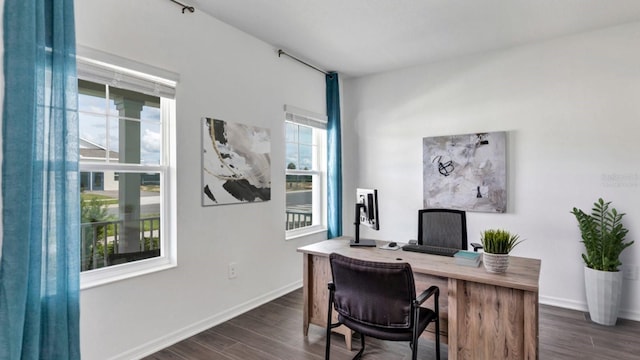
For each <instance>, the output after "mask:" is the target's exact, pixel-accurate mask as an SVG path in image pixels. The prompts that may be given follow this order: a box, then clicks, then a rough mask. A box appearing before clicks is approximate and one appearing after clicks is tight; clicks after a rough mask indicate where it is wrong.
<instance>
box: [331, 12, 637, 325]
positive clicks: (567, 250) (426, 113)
mask: <svg viewBox="0 0 640 360" xmlns="http://www.w3.org/2000/svg"><path fill="white" fill-rule="evenodd" d="M639 43H640V23H635V24H629V25H626V26H621V27H616V28H610V29H606V30H602V31H597V32H593V33H588V34H581V35H576V36H572V37H567V38H561V39H556V40H553V41H548V42H545V43H540V44H532V45H527V46H522V47H518V48H513V49H510V50H505V51H499V52H492V53H485V54H480V55H476V56H469V57H466V58H462V59H456V60H451V61H446V62H442V63H437V64H431V65H423V66H418V67H413V68H409V69H405V70H402V71H395V72H390V73H384V74H378V75H373V76H368V77H364V78H359V79H353V80H348V81H345V90H344V92H345V109H344V111H345V115H344V120H343V126H345V127H346V129H345V135H346V134H349V135H347V136H348V138H350V139H351V140H352V141H351V142H349V143H347V144H346V146H345V151H346V152H347V154H348V155H347V156H348V158H347V159H345V167H346V168H352V169H357V170H356V173H355V174H352V175H351V177H350V178H348V179H346V180H345V187H346V189H345V191H347V192H350V193H349V194H346V195H345V198H346V199H347V200H348V201H350V202H351V204H353V200H352V199H353V198H354V197H355V195H354V194H353V191H354V190H353V188H354V187H355V186H365V187H375V188H377V189H378V190H379V201H380V206H381V209H380V218H381V229H380V231H379V232H377V233H376V232H372V231H368V230H364V231H363V235H364V236H368V237H373V238H380V239H393V240H397V241H402V242H404V241H407V240H409V239H414V238H416V236H417V234H416V233H417V210H418V209H420V208H421V207H422V138H423V137H430V136H440V135H450V134H465V133H474V132H486V131H508V144H507V147H508V149H507V152H508V156H507V157H508V164H507V165H508V175H507V176H508V212H507V213H506V214H491V213H468V215H467V216H468V219H467V221H468V234H469V239H470V241H475V240H478V239H479V234H480V231H481V230H483V229H485V228H490V227H504V228H507V229H509V230H512V231H515V232H517V233H519V234H520V235H521V236H522V237H524V238H525V239H526V241H525V242H524V243H523V244H522V245H520V246H519V247H517V248H516V249H515V251H514V255H520V256H527V257H533V258H539V259H541V260H542V272H541V280H540V295H541V302H543V303H550V304H556V305H560V306H565V307H570V308H576V309H586V300H585V297H584V286H583V274H582V271H583V264H582V261H581V258H580V253H581V251H582V244H581V243H580V242H579V241H580V235H579V232H578V229H577V224H576V221H575V219H574V218H573V215H571V214H570V213H569V211H570V210H571V209H572V207H573V206H577V207H580V208H582V209H585V210H587V211H589V210H590V209H591V205H592V203H593V202H594V201H595V200H596V199H598V197H604V199H605V200H610V201H613V205H614V206H615V207H616V208H617V209H618V210H619V211H621V212H625V213H627V216H626V217H625V220H626V221H625V224H626V225H627V227H628V228H629V229H630V232H629V239H636V240H640V239H638V235H639V234H640V188H639V184H640V175H639V174H640V170H639V169H638V165H639V164H640V140H639V139H638V135H639V134H640V66H639V64H640V48H639V47H638V44H639ZM347 136H345V137H347ZM346 147H349V149H346ZM609 175H613V176H614V177H615V176H617V177H618V178H626V179H627V180H624V181H608V180H604V177H605V176H609ZM347 176H349V175H347ZM351 207H352V205H349V206H348V207H347V208H346V209H349V208H351ZM351 217H352V215H351V214H350V212H349V211H346V212H345V223H347V221H349V219H351ZM350 221H352V219H351V220H350ZM345 230H347V231H346V232H347V233H349V232H350V233H351V234H352V233H353V230H352V229H351V228H349V227H347V228H345ZM637 242H638V243H637V244H635V245H633V246H632V247H631V248H628V249H627V250H625V252H624V253H623V256H622V260H623V262H624V263H627V264H628V263H631V264H635V265H638V264H640V241H637ZM624 285H625V289H624V298H623V303H622V309H623V313H622V314H621V316H623V317H627V318H633V319H637V320H640V283H639V282H638V281H637V280H636V281H630V280H625V283H624Z"/></svg>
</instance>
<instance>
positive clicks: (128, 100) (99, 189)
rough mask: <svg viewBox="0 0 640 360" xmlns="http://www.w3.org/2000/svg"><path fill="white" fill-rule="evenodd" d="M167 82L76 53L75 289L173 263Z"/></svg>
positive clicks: (170, 91) (170, 84) (170, 87)
mask: <svg viewBox="0 0 640 360" xmlns="http://www.w3.org/2000/svg"><path fill="white" fill-rule="evenodd" d="M98 57H101V56H100V54H98ZM109 59H110V60H114V59H115V58H114V57H113V56H109ZM115 60H116V61H118V62H121V63H122V62H124V63H125V65H131V64H133V62H130V61H126V60H123V59H122V60H119V59H115ZM134 65H135V64H134ZM136 67H138V68H140V67H142V68H145V66H143V65H139V64H138V65H136ZM175 84H176V82H175V81H174V80H165V79H162V78H159V77H156V76H153V75H147V74H146V73H143V72H140V71H139V70H138V69H136V70H135V71H134V70H129V69H128V68H124V67H122V66H119V65H118V66H116V65H111V64H109V63H106V62H103V61H96V60H94V59H90V58H87V57H81V56H79V57H78V117H79V124H80V134H79V137H80V138H79V147H80V187H81V195H80V197H81V199H80V202H81V204H80V206H81V229H80V231H81V249H80V256H81V258H80V264H81V271H82V276H81V281H82V284H81V285H82V287H83V288H86V287H90V286H93V285H97V284H101V283H105V282H110V281H114V280H118V279H121V278H126V277H130V276H133V275H137V274H140V273H146V272H149V271H155V270H157V269H159V268H164V267H166V266H174V265H175V251H174V248H175V244H174V243H175V230H169V229H175V226H170V224H171V223H172V222H173V221H175V220H174V219H175V214H172V212H171V210H170V209H171V207H169V204H170V203H172V202H173V201H174V200H175V185H174V184H175V181H173V180H172V178H173V177H174V176H175V175H174V174H173V172H172V171H171V170H172V169H173V168H175V167H174V166H173V161H174V159H175V156H172V154H173V153H174V152H175V149H174V148H172V146H173V145H172V144H174V143H175V142H174V141H172V139H173V138H174V137H175V135H174V134H173V131H172V129H173V128H174V126H175V110H174V108H175V104H174V100H173V97H174V88H175ZM173 211H175V210H173ZM115 265H118V266H115Z"/></svg>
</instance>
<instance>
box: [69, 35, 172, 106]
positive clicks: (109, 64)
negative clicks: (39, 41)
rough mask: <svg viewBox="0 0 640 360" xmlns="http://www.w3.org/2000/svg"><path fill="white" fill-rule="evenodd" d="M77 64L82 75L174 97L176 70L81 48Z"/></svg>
mask: <svg viewBox="0 0 640 360" xmlns="http://www.w3.org/2000/svg"><path fill="white" fill-rule="evenodd" d="M76 63H77V68H78V77H79V78H82V79H85V80H89V81H93V82H97V83H101V84H107V85H109V86H114V87H117V88H121V89H127V90H132V91H137V92H140V93H143V94H147V95H152V96H159V97H163V98H169V99H174V98H175V94H176V85H177V83H178V75H177V74H175V73H172V72H169V71H166V70H163V69H159V68H155V67H153V66H150V65H146V64H141V63H138V62H135V61H133V60H128V59H124V58H121V57H119V56H116V55H111V54H107V53H103V52H101V51H98V50H94V49H88V48H80V47H79V48H78V54H77V56H76Z"/></svg>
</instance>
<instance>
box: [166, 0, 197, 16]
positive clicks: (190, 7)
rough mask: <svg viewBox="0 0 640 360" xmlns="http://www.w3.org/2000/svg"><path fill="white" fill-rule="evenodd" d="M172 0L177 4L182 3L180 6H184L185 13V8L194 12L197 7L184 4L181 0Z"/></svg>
mask: <svg viewBox="0 0 640 360" xmlns="http://www.w3.org/2000/svg"><path fill="white" fill-rule="evenodd" d="M171 1H173V2H174V3H176V4H178V5H180V6H182V13H183V14H184V11H185V10H189V12H194V11H196V8H194V7H193V6H189V5H185V4H183V3H181V2H179V1H176V0H171Z"/></svg>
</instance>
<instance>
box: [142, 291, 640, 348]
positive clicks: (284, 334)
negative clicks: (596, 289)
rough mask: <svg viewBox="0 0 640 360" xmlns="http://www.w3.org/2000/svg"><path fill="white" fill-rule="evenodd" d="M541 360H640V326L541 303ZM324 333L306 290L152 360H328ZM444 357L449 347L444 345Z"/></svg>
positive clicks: (423, 343) (337, 338)
mask: <svg viewBox="0 0 640 360" xmlns="http://www.w3.org/2000/svg"><path fill="white" fill-rule="evenodd" d="M539 332H540V359H543V360H546V359H549V360H559V359H580V360H591V359H593V360H596V359H597V360H609V359H611V360H624V359H629V360H631V359H636V360H637V359H640V341H639V340H638V334H640V323H639V322H635V321H629V320H623V319H619V320H618V324H617V325H616V326H615V327H606V326H600V325H596V324H594V323H592V322H590V321H589V320H588V319H586V316H585V314H584V313H582V312H579V311H574V310H567V309H561V308H557V307H552V306H546V305H540V329H539ZM366 340H367V349H366V350H365V354H364V356H363V358H364V359H368V360H383V359H384V360H401V359H410V357H411V355H410V350H409V345H408V343H401V342H388V341H379V340H376V339H370V338H367V339H366ZM324 346H325V341H324V329H323V328H320V327H318V326H313V325H312V326H310V328H309V336H308V337H304V336H302V290H301V289H300V290H296V291H293V292H291V293H289V294H287V295H285V296H282V297H280V298H278V299H276V300H274V301H271V302H269V303H267V304H265V305H263V306H260V307H258V308H256V309H254V310H252V311H249V312H247V313H245V314H243V315H240V316H238V317H236V318H234V319H232V320H229V321H227V322H225V323H223V324H220V325H218V326H215V327H212V328H210V329H208V330H206V331H203V332H201V333H199V334H197V335H194V336H192V337H190V338H188V339H186V340H183V341H181V342H179V343H177V344H174V345H172V346H170V347H168V348H166V349H164V350H161V351H159V352H157V353H155V354H152V355H150V356H148V357H146V358H145V359H146V360H170V359H171V360H184V359H189V360H191V359H207V360H209V359H210V360H217V359H220V360H280V359H282V360H304V359H314V360H317V359H324ZM359 346H360V341H359V340H357V341H355V340H354V351H353V352H349V351H347V350H346V348H345V345H344V338H343V337H342V336H341V335H337V334H334V335H333V337H332V341H331V359H335V360H346V359H351V358H352V357H353V355H355V352H356V351H357V349H359ZM434 355H435V354H434V348H433V342H431V341H429V340H424V339H421V340H420V348H419V352H418V358H419V359H434V358H435V357H434ZM442 359H447V347H446V345H443V346H442ZM490 360H494V359H490Z"/></svg>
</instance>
